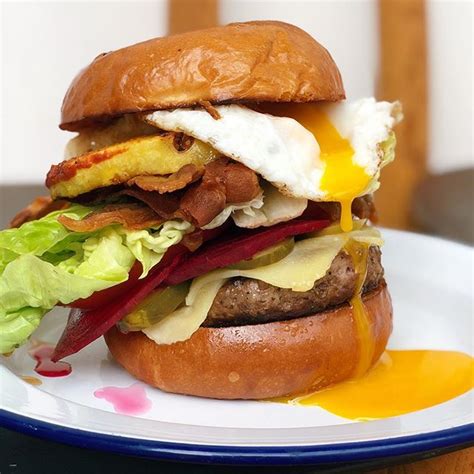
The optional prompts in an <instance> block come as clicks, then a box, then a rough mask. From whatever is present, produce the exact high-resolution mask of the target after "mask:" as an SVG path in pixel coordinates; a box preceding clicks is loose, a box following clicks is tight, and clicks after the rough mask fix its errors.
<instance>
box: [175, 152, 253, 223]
mask: <svg viewBox="0 0 474 474" xmlns="http://www.w3.org/2000/svg"><path fill="white" fill-rule="evenodd" d="M260 192H261V189H260V185H259V183H258V177H257V175H256V174H255V172H254V171H252V170H251V169H249V168H247V167H246V166H244V165H242V164H240V163H236V162H229V159H228V158H219V159H218V160H215V161H213V162H212V163H209V164H208V165H207V166H206V169H205V172H204V175H203V177H202V181H201V182H200V183H199V184H198V185H195V186H192V187H191V188H190V189H188V190H187V191H186V193H185V194H184V196H183V198H182V199H181V202H180V211H181V212H182V214H183V216H184V217H185V218H188V219H191V220H192V221H193V222H195V223H196V224H197V225H198V226H199V227H202V226H205V225H206V224H209V222H211V221H212V219H214V217H216V216H217V215H218V214H219V213H220V212H222V211H223V210H224V208H225V206H226V205H227V204H237V203H240V202H247V201H251V200H252V199H253V198H254V197H256V196H257V195H258V194H259V193H260Z"/></svg>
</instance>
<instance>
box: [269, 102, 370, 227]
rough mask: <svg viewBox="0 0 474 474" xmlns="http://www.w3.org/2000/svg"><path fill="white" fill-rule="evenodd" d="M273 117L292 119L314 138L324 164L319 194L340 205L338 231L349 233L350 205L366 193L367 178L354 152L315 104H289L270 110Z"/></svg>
mask: <svg viewBox="0 0 474 474" xmlns="http://www.w3.org/2000/svg"><path fill="white" fill-rule="evenodd" d="M269 112H270V113H272V114H274V115H280V116H285V117H291V118H293V119H295V120H296V121H297V122H299V123H300V124H301V125H303V127H305V128H306V129H308V130H309V131H310V132H311V133H313V135H314V136H315V138H316V140H317V141H318V144H319V148H320V156H319V158H320V160H321V161H322V162H323V164H324V171H323V176H322V178H321V184H320V186H321V190H322V191H324V192H325V193H326V197H325V200H326V201H335V202H339V203H340V204H341V228H342V230H343V231H345V232H348V231H350V230H352V211H351V207H352V201H353V200H354V199H355V198H356V197H358V196H361V195H362V194H363V193H364V192H365V190H366V189H367V187H368V185H369V182H370V176H369V175H368V174H367V173H366V171H365V169H364V168H363V167H362V166H359V165H358V164H357V163H354V161H353V156H354V149H353V148H352V146H351V143H350V142H349V140H347V139H346V138H343V137H342V136H341V135H340V133H339V132H338V131H337V129H336V127H334V125H333V124H332V123H331V121H330V120H329V119H328V117H327V116H326V114H325V113H324V112H323V111H321V109H320V108H319V107H318V106H317V105H315V104H291V105H280V104H279V105H275V106H271V107H270V109H269Z"/></svg>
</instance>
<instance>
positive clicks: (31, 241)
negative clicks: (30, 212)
mask: <svg viewBox="0 0 474 474" xmlns="http://www.w3.org/2000/svg"><path fill="white" fill-rule="evenodd" d="M93 210H94V208H91V207H85V206H72V207H71V208H69V209H66V210H63V211H56V212H53V213H51V214H48V215H47V216H45V217H43V218H42V219H39V220H36V221H32V222H28V223H25V224H23V225H22V226H21V227H20V228H18V229H8V230H5V231H2V232H0V353H5V352H9V351H11V350H13V349H14V348H15V347H18V346H19V345H21V344H23V343H24V342H25V341H26V340H27V339H28V337H29V336H30V335H31V333H32V332H33V331H34V330H35V329H36V328H37V327H38V325H39V323H40V321H41V318H42V317H43V316H44V314H45V313H46V312H48V311H49V310H50V309H51V308H53V307H54V306H55V305H56V304H58V303H62V304H68V303H71V302H73V301H75V300H77V299H79V298H88V297H89V296H91V295H92V294H93V293H94V292H96V291H101V290H104V289H106V288H110V287H112V286H114V285H117V284H119V283H122V282H124V281H126V280H127V279H128V275H129V272H130V269H131V268H132V266H133V265H134V263H135V261H137V260H138V261H139V262H140V263H141V264H142V267H143V273H142V275H141V278H144V277H145V276H146V275H147V274H148V272H149V271H150V269H151V268H153V266H155V265H156V264H157V263H158V262H159V261H160V260H161V258H162V257H163V255H164V253H165V252H166V250H167V249H168V248H169V247H170V246H171V245H175V244H177V243H178V242H179V241H180V240H181V239H182V237H183V235H184V234H185V233H187V232H189V231H190V230H191V229H192V226H191V224H189V223H187V222H182V221H169V222H166V223H165V224H163V225H161V226H159V227H157V228H154V229H146V230H141V231H128V230H126V229H124V228H123V227H122V226H119V225H111V226H108V227H105V228H104V229H101V230H99V231H95V232H88V233H87V232H86V233H78V232H71V231H69V230H68V229H66V228H65V227H64V226H63V225H61V224H60V223H59V222H58V221H57V218H58V216H59V215H61V214H66V215H67V216H68V217H71V218H73V219H82V218H83V217H85V216H86V215H87V214H89V213H90V212H92V211H93Z"/></svg>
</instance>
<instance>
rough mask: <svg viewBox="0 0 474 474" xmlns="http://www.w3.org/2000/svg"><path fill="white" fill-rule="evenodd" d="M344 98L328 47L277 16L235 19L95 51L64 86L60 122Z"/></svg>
mask: <svg viewBox="0 0 474 474" xmlns="http://www.w3.org/2000/svg"><path fill="white" fill-rule="evenodd" d="M344 98H345V93H344V88H343V85H342V80H341V75H340V73H339V70H338V68H337V66H336V64H335V63H334V60H333V59H332V57H331V55H330V54H329V53H328V52H327V51H326V49H325V48H324V47H323V46H321V45H320V44H319V43H318V42H316V41H315V40H314V39H313V38H312V37H311V36H310V35H308V34H307V33H305V32H304V31H303V30H301V29H300V28H297V27H296V26H293V25H289V24H287V23H283V22H278V21H254V22H248V23H233V24H230V25H227V26H220V27H215V28H209V29H205V30H199V31H192V32H189V33H184V34H179V35H173V36H169V37H165V38H156V39H152V40H149V41H145V42H143V43H138V44H136V45H133V46H129V47H127V48H123V49H119V50H117V51H113V52H110V53H104V54H101V55H99V56H98V57H97V58H95V59H94V61H93V62H92V63H91V64H90V65H89V66H87V67H86V68H85V69H83V70H82V71H81V72H80V73H79V74H78V75H77V77H76V78H75V79H74V81H73V82H72V84H71V86H70V87H69V90H68V91H67V93H66V96H65V98H64V101H63V105H62V111H61V112H62V115H61V124H60V127H61V128H62V129H64V130H79V129H81V128H83V127H84V126H88V125H91V124H93V123H95V122H100V121H107V120H108V119H110V118H112V117H114V116H117V115H122V114H124V113H131V112H140V111H149V110H158V109H167V108H175V107H188V106H193V105H196V104H199V103H200V102H201V101H209V102H211V103H213V104H218V103H223V102H239V101H240V102H262V101H266V102H314V101H322V100H327V101H338V100H342V99H344Z"/></svg>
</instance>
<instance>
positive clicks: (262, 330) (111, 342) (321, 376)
mask: <svg viewBox="0 0 474 474" xmlns="http://www.w3.org/2000/svg"><path fill="white" fill-rule="evenodd" d="M364 302H365V305H366V308H367V312H368V314H369V317H370V319H371V322H372V329H373V334H374V338H375V352H374V356H373V360H372V363H375V362H376V361H377V360H378V358H379V357H380V355H381V354H382V352H383V351H384V349H385V346H386V344H387V340H388V337H389V336H390V333H391V332H392V303H391V299H390V295H389V293H388V290H387V288H386V286H385V285H381V286H380V287H379V288H377V289H376V290H374V291H372V292H371V293H368V294H367V295H366V296H365V297H364ZM105 340H106V342H107V345H108V346H109V349H110V352H111V353H112V355H113V356H114V357H115V359H116V360H117V361H118V362H119V363H120V364H121V365H122V366H123V367H124V368H125V369H126V370H127V371H128V372H130V373H131V374H132V375H134V376H135V377H136V378H138V379H140V380H143V381H144V382H146V383H147V384H149V385H152V386H155V387H158V388H160V389H161V390H165V391H167V392H173V393H183V394H188V395H197V396H201V397H209V398H221V399H264V398H272V397H279V396H284V395H289V394H295V393H301V392H305V391H313V390H318V389H321V388H323V387H325V386H327V385H330V384H333V383H336V382H341V381H343V380H346V379H348V378H349V377H351V375H352V374H353V373H354V369H355V368H356V366H357V363H358V361H359V357H360V356H359V340H358V337H357V334H356V331H355V327H354V320H353V315H352V310H351V308H350V307H349V305H345V306H343V307H341V308H338V309H335V310H331V311H326V312H323V313H318V314H315V315H314V316H307V317H304V318H298V319H294V320H291V321H281V322H273V323H266V324H259V325H252V326H237V327H226V328H203V327H201V328H200V329H198V331H197V332H195V333H194V334H193V336H192V337H191V338H190V339H188V340H187V341H184V342H178V343H175V344H170V345H158V344H156V343H155V342H153V341H152V340H150V339H148V337H147V336H145V335H144V334H143V333H142V332H135V333H130V334H122V333H121V332H120V331H119V330H118V329H116V328H113V329H111V330H110V331H109V332H108V333H107V334H106V335H105Z"/></svg>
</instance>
